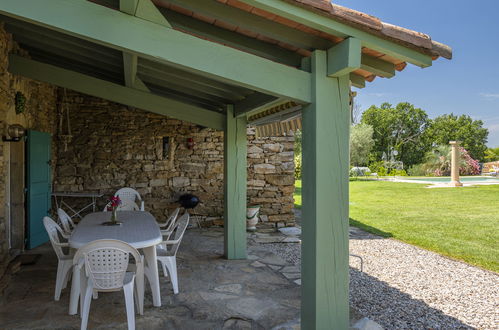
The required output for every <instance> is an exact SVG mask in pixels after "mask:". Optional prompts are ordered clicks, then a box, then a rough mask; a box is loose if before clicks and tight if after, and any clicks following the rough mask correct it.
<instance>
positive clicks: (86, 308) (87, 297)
mask: <svg viewBox="0 0 499 330" xmlns="http://www.w3.org/2000/svg"><path fill="white" fill-rule="evenodd" d="M89 282H90V281H89ZM92 291H93V288H92V284H91V283H88V284H87V288H86V290H85V291H84V292H81V294H83V295H84V298H83V308H82V311H81V330H86V329H87V324H88V314H89V312H90V303H91V302H92Z"/></svg>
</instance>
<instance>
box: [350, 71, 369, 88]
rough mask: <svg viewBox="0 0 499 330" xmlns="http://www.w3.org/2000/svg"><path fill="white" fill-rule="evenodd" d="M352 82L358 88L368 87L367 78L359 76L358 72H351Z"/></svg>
mask: <svg viewBox="0 0 499 330" xmlns="http://www.w3.org/2000/svg"><path fill="white" fill-rule="evenodd" d="M350 82H351V83H352V86H353V87H357V88H364V87H366V80H365V79H364V77H362V76H359V75H358V74H355V73H350Z"/></svg>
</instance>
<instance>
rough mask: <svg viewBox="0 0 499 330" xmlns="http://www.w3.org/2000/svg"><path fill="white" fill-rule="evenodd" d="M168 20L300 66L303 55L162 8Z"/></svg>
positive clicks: (230, 44)
mask: <svg viewBox="0 0 499 330" xmlns="http://www.w3.org/2000/svg"><path fill="white" fill-rule="evenodd" d="M160 11H161V12H162V13H163V14H164V15H165V17H166V18H167V19H168V21H169V22H170V23H171V24H172V25H173V26H174V27H175V28H176V29H180V30H181V31H188V32H191V33H193V34H194V35H196V36H202V37H204V38H209V40H212V41H216V42H220V43H222V44H224V45H228V46H231V47H234V48H236V49H240V50H243V51H245V52H248V53H251V54H255V55H258V56H261V57H264V58H267V59H269V60H272V61H275V62H279V63H282V64H286V65H292V66H295V67H297V66H299V64H300V61H301V58H302V56H301V55H300V54H298V53H296V52H293V51H291V50H287V49H284V48H281V47H279V46H276V45H272V44H270V43H268V42H265V41H261V40H258V39H255V38H252V37H248V36H245V35H243V34H240V33H237V32H233V31H230V30H227V29H224V28H221V27H218V26H215V25H212V24H208V23H206V22H203V21H200V20H198V19H195V18H193V17H190V16H186V15H182V14H180V13H177V12H175V11H172V10H166V9H164V8H163V9H160Z"/></svg>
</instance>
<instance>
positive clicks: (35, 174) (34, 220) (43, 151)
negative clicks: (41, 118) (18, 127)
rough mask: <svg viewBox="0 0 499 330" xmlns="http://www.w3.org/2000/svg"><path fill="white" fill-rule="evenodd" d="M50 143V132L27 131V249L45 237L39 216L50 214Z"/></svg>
mask: <svg viewBox="0 0 499 330" xmlns="http://www.w3.org/2000/svg"><path fill="white" fill-rule="evenodd" d="M50 144H51V136H50V134H48V133H43V132H37V131H31V130H30V131H28V136H27V147H26V187H27V195H26V206H27V207H26V209H27V213H26V216H27V225H26V228H27V244H26V247H27V248H28V249H32V248H34V247H36V246H38V245H40V244H43V243H45V242H47V241H48V235H47V232H46V231H45V228H44V226H43V222H42V219H43V217H44V216H46V215H49V214H50V209H51V208H52V205H51V190H52V189H51V182H50Z"/></svg>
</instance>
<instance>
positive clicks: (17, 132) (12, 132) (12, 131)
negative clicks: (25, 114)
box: [2, 124, 26, 142]
mask: <svg viewBox="0 0 499 330" xmlns="http://www.w3.org/2000/svg"><path fill="white" fill-rule="evenodd" d="M7 135H8V137H7V136H3V137H2V141H4V142H18V141H21V138H22V137H23V136H24V135H26V129H25V128H24V127H22V126H21V125H19V124H13V125H9V126H8V127H7Z"/></svg>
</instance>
